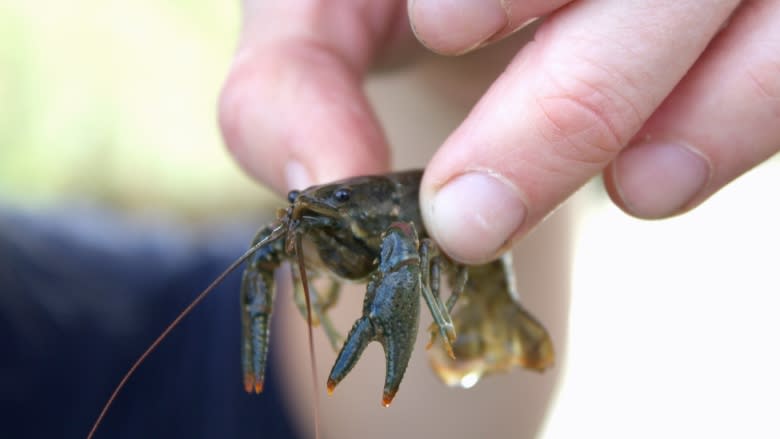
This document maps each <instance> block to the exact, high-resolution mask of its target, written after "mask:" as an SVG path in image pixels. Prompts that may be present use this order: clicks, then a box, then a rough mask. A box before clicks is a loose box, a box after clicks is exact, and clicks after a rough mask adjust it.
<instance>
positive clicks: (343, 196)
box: [333, 187, 351, 203]
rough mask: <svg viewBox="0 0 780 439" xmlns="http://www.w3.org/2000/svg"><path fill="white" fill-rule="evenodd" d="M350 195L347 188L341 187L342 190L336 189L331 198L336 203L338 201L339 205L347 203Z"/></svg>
mask: <svg viewBox="0 0 780 439" xmlns="http://www.w3.org/2000/svg"><path fill="white" fill-rule="evenodd" d="M350 194H351V192H350V190H349V189H348V188H344V187H343V188H339V189H336V191H335V192H333V198H335V199H336V201H338V202H339V203H345V202H347V201H349V196H350Z"/></svg>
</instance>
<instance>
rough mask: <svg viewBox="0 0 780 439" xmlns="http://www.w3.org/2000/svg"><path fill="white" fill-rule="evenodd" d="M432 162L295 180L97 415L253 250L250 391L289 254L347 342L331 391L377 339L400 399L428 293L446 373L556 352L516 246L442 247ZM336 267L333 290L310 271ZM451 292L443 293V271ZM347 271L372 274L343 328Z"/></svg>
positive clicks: (332, 335)
mask: <svg viewBox="0 0 780 439" xmlns="http://www.w3.org/2000/svg"><path fill="white" fill-rule="evenodd" d="M421 178H422V171H421V170H414V171H406V172H397V173H391V174H386V175H379V176H364V177H355V178H349V179H345V180H341V181H337V182H334V183H329V184H324V185H319V186H313V187H310V188H308V189H305V190H302V191H291V192H290V194H289V196H288V201H289V202H290V204H289V206H288V207H287V208H286V209H281V210H279V211H278V213H277V220H276V221H274V222H273V223H272V224H270V225H268V226H265V227H263V228H261V229H260V231H259V232H258V233H257V235H256V236H255V238H254V241H253V245H252V247H251V248H250V250H249V251H247V252H246V253H245V254H244V255H243V256H242V257H241V258H239V259H238V260H237V261H236V262H235V263H234V264H232V265H231V266H230V267H229V268H228V269H227V270H226V271H225V272H224V273H223V274H222V275H220V277H218V278H217V279H216V280H215V281H214V282H213V283H212V284H211V285H210V286H209V287H208V288H206V290H204V291H203V292H202V293H201V294H200V295H199V296H198V297H197V298H196V299H195V300H194V301H193V303H192V304H190V305H189V306H188V307H187V308H186V309H185V310H184V311H183V312H182V313H181V314H180V315H179V317H178V318H177V319H176V320H174V322H173V323H171V325H170V326H169V327H168V328H167V329H166V330H165V331H164V332H163V333H162V335H161V336H160V337H159V338H158V339H157V340H156V341H155V342H154V343H153V344H152V345H151V346H150V347H149V349H147V351H146V352H144V354H142V355H141V357H140V358H139V360H138V361H137V362H136V363H135V364H134V365H133V366H132V367H131V369H130V371H129V372H128V373H127V375H125V377H124V378H123V380H122V381H121V382H120V384H119V385H118V386H117V388H116V389H115V391H114V393H113V395H112V396H111V398H110V400H109V402H108V403H107V404H106V406H105V407H104V409H103V411H102V412H101V414H100V416H99V417H98V421H97V422H96V423H95V425H94V426H93V429H92V432H90V435H89V437H91V436H92V434H93V433H94V431H95V429H96V428H97V426H98V424H99V423H100V420H101V419H102V417H103V415H104V414H105V412H106V410H107V408H108V406H109V405H110V403H111V401H112V400H113V399H114V397H115V396H116V395H117V393H118V392H119V390H120V389H121V388H122V386H123V385H124V383H125V382H126V381H127V378H128V377H129V376H130V375H131V374H132V373H133V372H134V371H135V369H136V368H137V367H138V365H139V364H140V363H141V361H142V360H143V359H144V358H145V357H146V356H147V355H148V354H149V353H150V352H151V351H152V350H154V349H155V348H156V346H157V345H158V344H159V342H160V341H161V340H162V338H164V337H165V336H166V335H167V334H168V333H169V332H170V331H171V330H172V329H173V327H175V326H176V325H177V324H178V322H179V321H180V320H181V319H182V318H183V317H184V316H186V315H187V314H188V313H189V312H190V310H191V309H192V308H193V307H194V306H195V305H197V304H198V303H199V302H200V301H201V300H202V299H203V297H205V295H206V294H208V293H209V292H210V291H211V290H212V289H213V287H214V286H215V285H216V284H217V283H219V282H220V281H221V280H222V279H223V278H224V276H226V275H227V274H228V273H229V272H230V271H232V270H233V269H235V268H236V267H238V266H239V265H240V263H242V262H243V261H245V260H248V264H247V267H246V269H245V271H244V274H243V279H242V286H241V322H242V341H241V351H242V365H243V369H244V387H245V389H246V391H247V392H254V393H260V392H262V390H263V382H264V378H265V370H266V361H267V353H268V345H269V340H270V333H269V331H270V319H271V314H272V310H273V301H274V295H275V290H276V285H275V281H274V272H275V271H276V270H277V269H278V268H279V267H280V266H281V265H282V263H283V262H286V261H290V262H292V263H293V265H295V264H296V263H297V265H298V270H297V272H296V270H293V284H294V294H293V295H294V298H295V301H296V303H297V304H298V305H299V309H300V310H301V311H302V313H303V314H304V315H305V316H306V317H307V318H308V320H309V323H310V330H311V325H312V324H313V325H321V326H322V327H323V329H324V330H325V333H326V335H327V337H328V339H329V341H330V343H331V345H333V347H334V348H335V349H336V350H339V354H338V357H337V359H336V362H335V364H334V365H333V368H332V369H331V372H330V375H329V377H328V383H327V387H328V391H329V392H332V391H333V389H334V388H335V387H336V385H337V384H338V383H339V382H340V381H341V380H342V379H343V378H344V377H345V376H346V375H347V374H348V373H349V371H350V370H351V369H352V367H353V366H354V365H355V364H356V362H357V361H358V359H359V357H360V355H361V354H362V352H363V350H364V348H365V347H366V345H367V344H368V343H369V342H371V341H378V342H379V343H381V344H382V346H383V348H384V351H385V358H386V372H385V386H384V391H383V395H382V403H383V404H384V405H389V404H390V402H391V401H392V399H393V397H394V396H395V393H396V392H397V390H398V387H399V385H400V383H401V380H402V378H403V375H404V372H405V371H406V368H407V365H408V363H409V359H410V357H411V353H412V350H413V347H414V342H415V339H416V337H417V327H418V323H419V315H420V296H422V298H423V299H425V302H426V305H427V308H428V310H429V311H430V313H431V315H432V316H433V324H432V325H431V328H430V333H431V342H430V344H429V347H431V346H434V345H435V349H432V350H431V353H432V355H431V362H432V365H433V369H434V371H435V372H436V373H437V374H438V375H439V376H440V378H441V379H442V380H443V381H444V382H445V383H447V384H450V385H460V386H462V387H470V386H471V385H473V384H474V383H476V381H477V380H478V379H479V378H480V377H481V376H483V375H485V374H489V373H493V372H498V371H505V370H508V369H509V368H511V367H512V366H515V365H518V366H522V367H526V368H529V369H533V370H538V371H541V370H544V369H545V368H547V367H549V366H550V365H551V364H552V362H553V357H554V354H553V348H552V342H551V341H550V338H549V335H548V333H547V331H546V330H545V329H544V327H543V326H542V325H541V324H540V323H538V322H537V321H536V320H535V319H534V318H533V317H532V316H531V315H530V314H529V313H528V312H527V311H525V309H524V308H522V307H521V306H520V305H519V304H518V303H517V302H516V300H515V299H514V298H513V297H516V293H515V291H514V279H513V276H512V269H511V263H509V262H508V261H509V260H508V256H505V257H504V258H502V259H500V260H497V261H494V262H491V263H488V264H484V265H478V266H466V265H463V264H459V263H457V262H455V261H453V260H451V259H450V258H449V257H447V255H446V254H444V253H442V252H441V251H439V250H438V248H437V246H436V244H435V243H434V242H433V241H432V240H431V239H430V238H429V237H428V234H427V232H426V230H425V228H424V226H423V222H422V217H421V215H420V208H419V200H418V198H419V186H420V179H421ZM317 277H326V278H330V280H331V282H332V285H331V287H330V288H329V289H328V291H327V292H326V293H325V294H320V292H318V291H316V290H314V289H313V288H309V286H308V282H307V279H313V278H317ZM442 278H445V279H447V280H448V283H449V285H450V289H451V290H452V292H451V293H450V296H449V297H448V299H447V301H446V303H445V302H443V301H442V299H441V296H440V289H441V288H440V286H441V279H442ZM342 280H350V281H358V282H366V283H367V290H366V296H365V299H364V302H363V315H362V316H361V317H360V318H359V319H358V320H357V321H356V322H355V324H354V326H353V327H352V329H351V331H350V332H349V335H348V336H347V338H346V340H345V341H344V342H343V344H342V338H341V336H340V334H339V333H338V331H337V330H336V329H335V328H334V326H333V324H332V323H331V321H330V319H329V318H328V310H329V308H330V307H331V306H332V305H333V304H334V303H335V302H336V301H337V299H338V294H339V286H340V283H341V281H342Z"/></svg>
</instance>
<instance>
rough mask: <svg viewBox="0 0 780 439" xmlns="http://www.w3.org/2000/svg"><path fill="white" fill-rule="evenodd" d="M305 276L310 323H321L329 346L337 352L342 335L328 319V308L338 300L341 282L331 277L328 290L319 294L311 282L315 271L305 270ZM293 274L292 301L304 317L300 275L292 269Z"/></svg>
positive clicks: (304, 307) (304, 303)
mask: <svg viewBox="0 0 780 439" xmlns="http://www.w3.org/2000/svg"><path fill="white" fill-rule="evenodd" d="M307 273H308V274H307V278H308V279H309V280H310V282H309V295H310V299H311V313H312V316H311V323H312V326H320V325H322V330H323V331H324V332H325V335H326V336H327V337H328V342H330V346H331V347H332V348H333V350H334V351H336V352H338V350H339V349H340V348H341V345H342V343H343V342H344V337H343V336H342V335H341V333H340V332H339V331H338V330H337V329H336V326H335V325H334V324H333V321H332V320H331V319H330V316H329V315H328V310H329V309H330V308H331V307H332V306H333V305H334V304H335V303H336V302H337V301H338V297H339V293H340V292H341V283H340V282H338V281H336V280H335V279H331V285H330V288H328V292H327V293H326V295H325V296H321V295H320V294H319V293H318V292H317V290H316V288H315V286H314V283H313V282H311V280H312V279H315V278H316V277H317V276H316V274H315V273H310V272H309V271H308V270H307ZM292 275H293V301H294V302H295V305H296V306H297V308H298V311H299V312H300V313H301V315H302V316H303V318H306V297H305V295H304V294H305V293H304V291H303V285H302V283H301V277H300V274H299V273H298V270H295V269H293V270H292Z"/></svg>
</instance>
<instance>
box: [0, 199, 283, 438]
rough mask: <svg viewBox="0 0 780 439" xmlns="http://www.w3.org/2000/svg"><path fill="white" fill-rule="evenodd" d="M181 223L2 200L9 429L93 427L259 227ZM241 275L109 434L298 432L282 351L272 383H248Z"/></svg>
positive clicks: (138, 383) (168, 347) (1, 333)
mask: <svg viewBox="0 0 780 439" xmlns="http://www.w3.org/2000/svg"><path fill="white" fill-rule="evenodd" d="M209 229H210V230H214V228H209ZM180 230H181V227H180V226H178V227H177V226H176V225H175V224H172V225H171V224H169V225H160V223H159V222H155V223H154V225H151V226H138V225H137V223H130V222H128V221H126V220H124V219H122V218H121V217H118V216H116V215H112V214H107V213H105V212H101V211H96V210H94V209H87V210H86V211H81V210H79V209H77V208H76V209H69V210H68V211H66V212H64V213H63V212H62V211H60V212H58V213H56V214H52V213H51V212H48V213H46V214H44V215H41V214H40V213H39V214H20V213H9V212H7V211H5V212H4V211H2V210H0V431H2V436H3V437H10V438H17V437H19V438H23V437H33V438H38V437H40V438H44V437H46V438H49V437H68V438H70V437H73V438H78V437H85V436H86V434H87V432H88V431H89V428H90V426H91V424H92V422H94V420H95V418H96V417H97V415H98V413H99V412H100V409H101V407H102V405H103V403H105V401H106V399H107V398H108V397H109V395H110V394H111V392H112V390H113V388H114V386H115V385H116V384H117V383H118V382H119V380H120V378H121V377H122V375H123V374H124V373H125V372H126V371H127V370H128V369H129V367H130V366H131V365H132V363H133V362H134V361H135V359H136V358H137V357H138V355H139V354H140V353H141V352H143V351H144V350H145V349H146V347H147V346H148V345H149V344H150V343H151V342H152V340H154V338H155V337H157V335H159V334H160V332H161V331H162V330H163V329H164V328H165V327H166V326H167V325H168V323H170V322H171V321H172V320H173V318H174V317H175V316H176V315H177V314H178V313H179V311H181V310H182V309H183V308H184V307H185V306H186V305H187V304H188V303H189V302H190V301H191V300H192V299H193V298H194V297H195V295H196V294H197V293H198V292H199V291H200V290H202V289H203V288H204V287H206V286H207V285H208V284H209V283H210V282H211V281H212V280H213V279H214V278H215V277H216V276H217V275H218V274H219V273H220V272H221V271H222V270H223V269H224V268H226V267H227V266H228V265H229V264H230V263H231V262H232V260H233V259H235V258H237V257H238V256H239V255H241V254H242V253H243V252H244V251H245V249H246V248H247V247H248V243H249V240H250V239H251V237H252V235H253V233H254V231H253V230H252V228H250V227H249V226H246V225H245V226H234V227H227V226H225V227H223V228H222V229H220V230H218V231H216V232H212V233H210V234H209V236H207V237H206V238H197V239H195V238H193V236H194V235H193V234H192V232H181V231H180ZM239 283H240V269H239V270H238V272H236V273H233V274H232V275H231V276H229V277H228V278H227V279H226V281H225V282H224V283H223V284H222V285H221V286H220V287H218V288H217V290H215V291H214V292H213V293H212V294H211V295H210V296H209V297H208V298H207V299H206V300H205V301H204V302H203V303H202V304H201V306H200V307H199V308H197V309H196V310H195V311H194V312H193V313H192V314H191V315H190V316H189V317H187V318H186V319H185V320H184V321H183V322H182V323H181V325H180V326H179V327H178V328H177V329H175V330H174V331H173V333H172V334H171V335H170V337H169V338H168V339H166V340H165V341H164V342H163V343H162V344H161V345H160V347H159V348H158V349H157V350H156V351H155V352H154V353H152V355H151V356H150V357H149V359H148V360H147V361H146V362H145V363H144V364H142V365H141V367H140V368H139V369H138V371H137V373H136V374H135V375H134V376H133V377H132V378H131V379H130V381H129V382H128V383H127V386H126V387H125V388H124V390H123V391H122V392H121V393H120V394H119V397H118V398H117V400H116V402H115V403H114V405H113V406H112V408H111V409H110V410H109V412H108V414H107V416H106V418H105V420H104V421H103V424H102V425H101V426H100V428H99V429H98V431H97V434H96V438H185V437H186V438H249V437H252V438H258V437H263V438H288V437H294V436H295V433H294V430H293V427H292V425H291V422H290V418H289V416H288V415H287V414H286V413H285V411H284V407H283V406H282V403H281V398H280V393H279V392H280V391H281V390H280V389H279V387H278V382H277V380H276V379H274V376H275V374H274V368H273V361H271V362H270V365H269V369H268V376H267V379H266V386H265V391H264V393H263V394H261V395H259V396H255V395H248V394H246V393H245V392H244V390H243V385H242V378H241V366H240V361H239V360H240V351H239V348H240V336H239V332H240V321H239V313H238V290H239ZM273 352H274V349H273V344H272V348H271V355H273Z"/></svg>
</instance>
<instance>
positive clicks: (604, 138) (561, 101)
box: [536, 67, 644, 164]
mask: <svg viewBox="0 0 780 439" xmlns="http://www.w3.org/2000/svg"><path fill="white" fill-rule="evenodd" d="M585 71H586V72H587V73H585V74H582V75H579V76H578V77H574V76H571V75H566V76H565V77H562V76H561V75H556V74H548V75H546V84H545V86H544V87H542V90H543V91H542V92H540V94H539V95H538V96H537V98H536V102H537V105H538V106H539V109H540V110H541V113H540V118H539V120H538V122H537V129H538V131H539V133H540V134H541V135H542V137H543V138H544V139H546V140H547V141H548V143H549V145H550V146H551V147H552V148H553V150H554V153H555V154H556V155H557V156H559V157H560V158H563V159H564V160H565V161H567V162H577V163H587V164H604V163H606V162H609V161H610V160H611V159H612V158H613V157H614V156H615V155H616V154H617V153H618V152H619V151H620V149H622V148H623V147H624V146H625V145H626V144H627V143H628V141H629V140H630V139H631V137H632V136H633V135H634V134H635V133H636V131H637V130H639V128H640V127H641V125H642V123H643V119H644V117H643V116H642V112H641V111H640V110H639V109H638V105H637V104H636V103H635V102H634V101H635V100H636V99H632V98H630V97H629V96H632V95H633V94H632V92H636V91H638V90H637V88H636V87H635V86H634V84H633V81H631V80H629V79H627V78H625V77H621V76H620V75H617V74H615V73H614V72H610V71H608V70H607V69H605V68H603V67H599V68H586V69H585Z"/></svg>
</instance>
